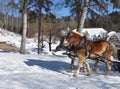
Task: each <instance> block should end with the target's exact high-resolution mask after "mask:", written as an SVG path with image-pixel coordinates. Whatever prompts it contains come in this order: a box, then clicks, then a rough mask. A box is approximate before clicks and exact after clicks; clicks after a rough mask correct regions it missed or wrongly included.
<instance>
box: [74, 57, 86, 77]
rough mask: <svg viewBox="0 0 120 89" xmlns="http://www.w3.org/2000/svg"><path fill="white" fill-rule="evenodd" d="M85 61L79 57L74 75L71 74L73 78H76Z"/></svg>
mask: <svg viewBox="0 0 120 89" xmlns="http://www.w3.org/2000/svg"><path fill="white" fill-rule="evenodd" d="M85 59H86V57H84V56H81V57H79V62H78V65H77V70H76V71H75V73H74V74H73V76H74V77H77V76H78V74H79V70H80V67H81V66H82V64H83V62H84V61H85Z"/></svg>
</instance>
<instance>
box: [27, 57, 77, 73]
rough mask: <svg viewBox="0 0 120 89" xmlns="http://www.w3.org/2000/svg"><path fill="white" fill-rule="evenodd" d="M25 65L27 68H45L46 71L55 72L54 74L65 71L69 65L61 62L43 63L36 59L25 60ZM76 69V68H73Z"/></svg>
mask: <svg viewBox="0 0 120 89" xmlns="http://www.w3.org/2000/svg"><path fill="white" fill-rule="evenodd" d="M25 64H27V65H28V66H34V65H36V66H39V67H41V68H45V69H48V70H52V71H56V72H61V73H62V71H66V70H67V69H68V68H69V66H70V64H69V63H66V62H61V61H43V60H37V59H27V61H25ZM74 67H76V66H74Z"/></svg>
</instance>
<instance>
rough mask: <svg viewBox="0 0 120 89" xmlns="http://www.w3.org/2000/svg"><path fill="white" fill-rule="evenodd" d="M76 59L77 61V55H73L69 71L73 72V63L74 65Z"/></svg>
mask: <svg viewBox="0 0 120 89" xmlns="http://www.w3.org/2000/svg"><path fill="white" fill-rule="evenodd" d="M74 61H75V57H71V64H70V68H69V69H68V71H67V72H72V68H73V65H74Z"/></svg>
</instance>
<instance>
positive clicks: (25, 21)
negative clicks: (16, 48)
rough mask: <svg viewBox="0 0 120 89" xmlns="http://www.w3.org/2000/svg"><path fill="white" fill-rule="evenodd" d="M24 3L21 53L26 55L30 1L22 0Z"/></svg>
mask: <svg viewBox="0 0 120 89" xmlns="http://www.w3.org/2000/svg"><path fill="white" fill-rule="evenodd" d="M22 1H23V33H22V41H21V48H20V53H21V54H25V44H26V33H27V4H28V1H29V0H22Z"/></svg>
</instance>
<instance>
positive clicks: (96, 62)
mask: <svg viewBox="0 0 120 89" xmlns="http://www.w3.org/2000/svg"><path fill="white" fill-rule="evenodd" d="M98 63H99V60H98V59H97V60H96V61H95V64H94V65H93V68H92V70H95V72H96V73H98V72H99V68H98Z"/></svg>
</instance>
